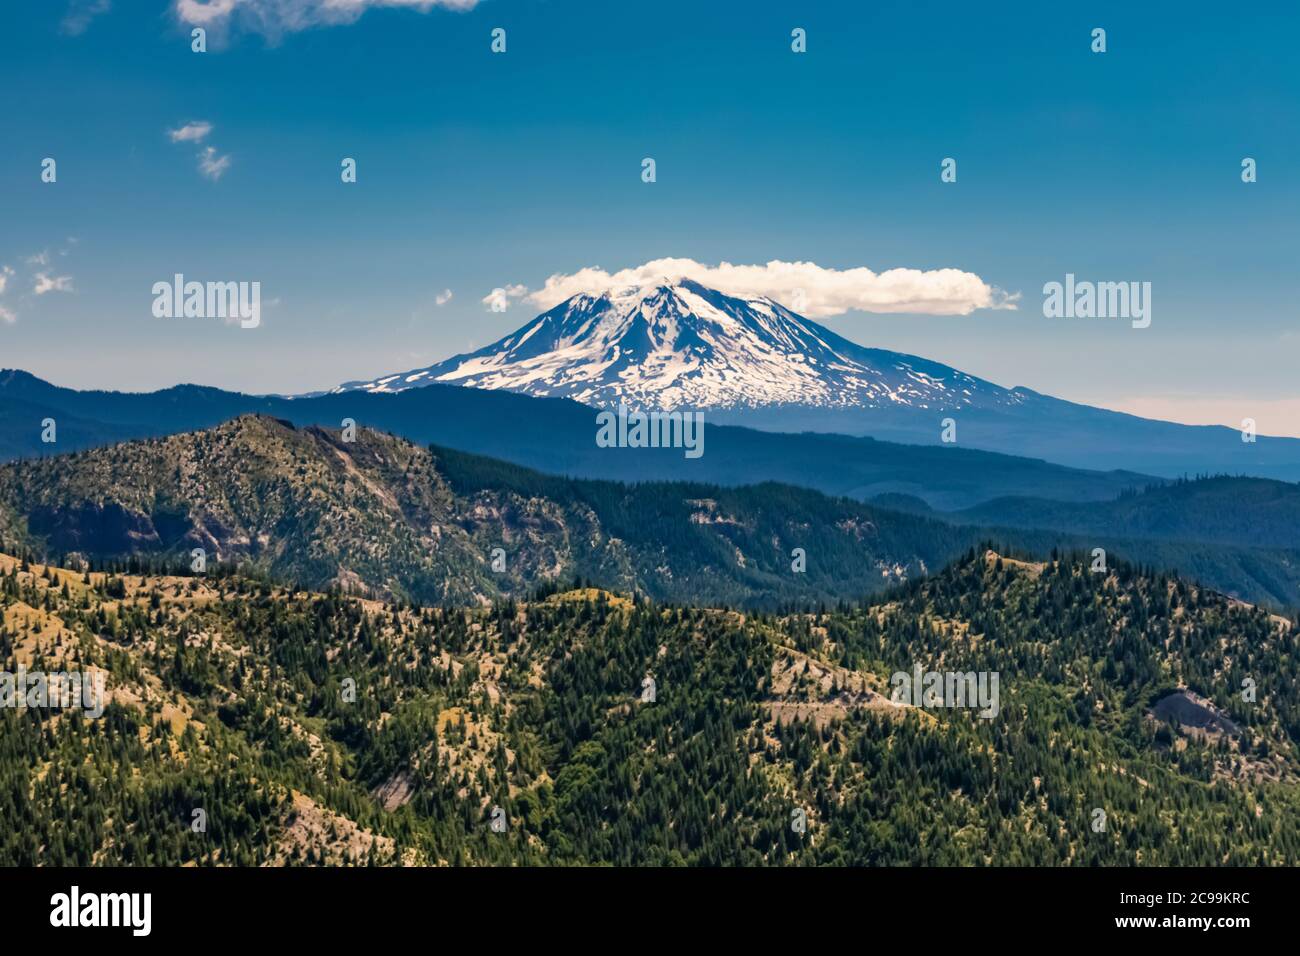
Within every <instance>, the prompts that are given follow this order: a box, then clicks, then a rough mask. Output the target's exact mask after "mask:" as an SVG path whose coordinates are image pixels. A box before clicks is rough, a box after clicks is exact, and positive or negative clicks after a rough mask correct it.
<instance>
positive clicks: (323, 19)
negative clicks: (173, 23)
mask: <svg viewBox="0 0 1300 956" xmlns="http://www.w3.org/2000/svg"><path fill="white" fill-rule="evenodd" d="M479 2H480V0H175V6H174V9H175V11H176V17H177V19H179V20H180V21H181V23H184V24H186V25H188V26H196V27H205V28H215V29H217V30H222V29H224V28H226V27H227V26H229V25H230V24H231V23H232V22H237V23H238V24H239V25H240V26H241V27H243V28H244V29H248V30H252V31H254V32H257V33H262V34H266V35H268V36H276V35H278V34H281V33H292V32H294V31H297V30H307V29H310V28H311V27H319V26H333V25H335V24H343V23H355V22H356V20H357V19H358V18H359V17H360V16H361V15H362V14H363V13H365V12H366V10H368V9H370V8H371V7H404V8H406V9H410V10H418V11H419V12H420V13H428V12H429V11H430V10H432V9H434V8H442V9H445V10H473V9H474V8H475V7H476V6H478V4H479Z"/></svg>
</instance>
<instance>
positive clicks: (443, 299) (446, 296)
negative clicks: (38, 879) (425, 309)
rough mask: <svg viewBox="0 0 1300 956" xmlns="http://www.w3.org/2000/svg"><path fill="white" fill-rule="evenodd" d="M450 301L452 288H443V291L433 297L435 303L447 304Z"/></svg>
mask: <svg viewBox="0 0 1300 956" xmlns="http://www.w3.org/2000/svg"><path fill="white" fill-rule="evenodd" d="M450 301H451V290H450V289H443V290H442V291H441V292H439V293H438V294H437V295H435V296H434V297H433V304H434V305H446V304H447V303H448V302H450Z"/></svg>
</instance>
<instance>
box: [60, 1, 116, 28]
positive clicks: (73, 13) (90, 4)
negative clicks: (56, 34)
mask: <svg viewBox="0 0 1300 956" xmlns="http://www.w3.org/2000/svg"><path fill="white" fill-rule="evenodd" d="M112 6H113V3H112V0H71V3H69V4H68V12H67V13H65V14H64V15H63V20H62V21H61V22H60V23H59V29H60V30H62V31H63V32H64V33H66V34H68V35H69V36H74V37H75V36H81V34H83V33H85V32H86V30H87V28H88V27H89V26H90V22H91V21H92V20H94V19H95V17H97V16H99V15H100V14H102V13H107V12H108V11H109V10H110V9H111V8H112Z"/></svg>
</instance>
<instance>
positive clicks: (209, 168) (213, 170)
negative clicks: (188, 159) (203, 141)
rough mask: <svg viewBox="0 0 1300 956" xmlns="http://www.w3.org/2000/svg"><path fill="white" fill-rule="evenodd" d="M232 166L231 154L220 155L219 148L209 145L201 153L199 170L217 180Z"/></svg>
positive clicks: (209, 177)
mask: <svg viewBox="0 0 1300 956" xmlns="http://www.w3.org/2000/svg"><path fill="white" fill-rule="evenodd" d="M229 168H230V156H229V155H226V156H218V155H217V148H216V147H215V146H209V147H207V148H206V149H204V150H203V152H201V153H199V172H201V173H202V174H203V175H204V176H207V177H208V179H211V180H213V181H216V180H218V179H220V178H221V176H222V174H223V173H225V171H226V170H227V169H229Z"/></svg>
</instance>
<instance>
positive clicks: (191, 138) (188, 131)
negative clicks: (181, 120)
mask: <svg viewBox="0 0 1300 956" xmlns="http://www.w3.org/2000/svg"><path fill="white" fill-rule="evenodd" d="M211 132H212V124H211V123H208V122H204V121H203V120H200V121H198V122H196V123H186V124H185V125H184V126H180V127H177V128H176V129H169V130H168V131H167V135H168V136H170V137H171V140H172V142H173V143H201V142H203V140H204V139H206V138H207V135H208V134H209V133H211Z"/></svg>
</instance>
